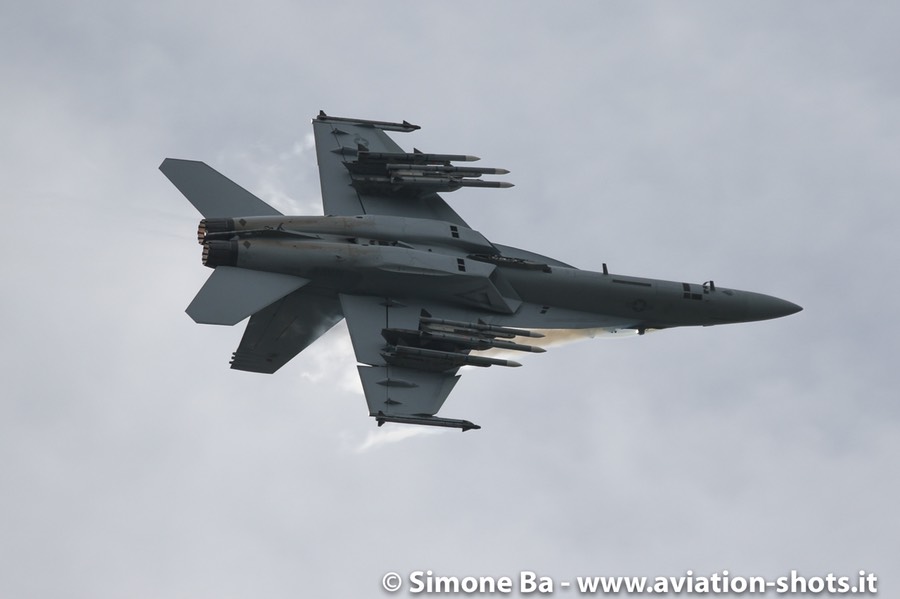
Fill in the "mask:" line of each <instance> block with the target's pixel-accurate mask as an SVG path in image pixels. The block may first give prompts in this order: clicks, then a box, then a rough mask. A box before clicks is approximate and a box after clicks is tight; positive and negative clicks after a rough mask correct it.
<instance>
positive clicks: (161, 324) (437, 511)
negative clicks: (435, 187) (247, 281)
mask: <svg viewBox="0 0 900 599" xmlns="http://www.w3.org/2000/svg"><path fill="white" fill-rule="evenodd" d="M898 18H900V9H898V7H897V5H896V4H894V3H887V2H866V3H850V2H842V3H836V2H791V3H775V2H745V3H738V2H686V3H677V4H676V3H662V2H660V3H654V2H641V3H626V2H611V3H597V2H567V3H557V2H552V3H551V2H545V3H538V2H491V3H487V2H470V1H457V2H442V3H429V2H387V1H385V2H379V3H372V2H334V1H329V2H292V1H288V0H282V1H278V0H260V1H258V2H246V1H243V2H232V1H226V2H207V1H203V2H200V1H198V2H187V3H185V2H184V1H183V0H177V1H176V0H162V1H156V2H145V3H129V2H112V1H105V0H85V1H83V2H77V3H72V2H52V1H41V0H37V1H29V2H24V1H23V2H20V1H18V0H11V1H7V2H4V3H2V4H0V51H2V52H0V76H2V81H3V84H2V86H0V163H2V167H0V188H2V190H3V192H2V199H0V202H2V206H3V209H4V210H3V212H4V222H5V223H6V229H5V235H4V236H3V238H2V239H3V246H4V258H3V260H2V261H0V280H2V285H3V293H2V294H0V308H2V310H0V318H2V323H3V335H2V337H0V380H2V399H0V596H2V597H10V598H17V599H27V598H48V599H50V598H53V599H56V598H59V597H67V598H69V599H81V598H85V599H87V598H90V599H106V598H110V599H112V598H122V597H129V598H131V599H143V598H146V599H159V598H163V597H164V598H191V599H194V598H216V599H223V598H228V599H230V598H235V599H245V598H258V597H265V598H268V599H281V598H285V599H287V598H295V597H330V596H335V597H338V596H340V597H366V596H375V597H378V596H383V595H384V592H383V591H382V590H381V578H382V576H383V575H384V574H385V573H386V572H388V571H396V572H398V573H400V574H401V575H402V576H403V577H404V578H405V577H406V576H408V574H409V573H410V572H412V571H415V570H432V571H434V572H435V574H439V575H455V576H460V577H462V576H467V575H476V576H484V575H490V576H495V577H499V576H504V575H507V576H513V577H515V576H517V575H518V573H519V572H520V571H522V570H533V571H536V572H537V573H538V574H540V575H544V576H551V577H553V578H554V579H555V580H573V579H574V577H575V576H592V575H618V574H625V575H646V576H657V575H660V576H677V575H681V574H684V573H685V572H686V571H687V570H692V571H693V572H695V573H696V574H698V575H708V574H711V573H713V572H720V571H722V570H725V569H727V570H729V571H730V572H731V573H732V574H735V575H743V576H751V575H761V576H767V577H770V578H774V577H777V576H781V575H784V574H786V573H789V572H790V570H792V569H797V570H799V571H800V573H801V574H805V575H808V576H815V575H820V576H824V575H825V574H827V573H829V572H834V573H836V574H838V575H855V574H856V573H857V572H858V571H859V570H861V569H862V570H866V571H869V572H875V573H876V574H877V575H878V576H879V578H880V580H881V585H880V590H881V594H880V596H882V597H893V596H897V593H898V592H900V591H898V588H900V582H898V576H900V572H898V568H897V564H898V563H900V550H898V545H897V539H898V537H900V516H898V512H897V505H898V504H900V482H898V474H900V472H898V456H900V409H898V402H897V388H898V383H900V376H898V368H897V356H898V354H900V344H898V338H897V324H896V318H897V317H896V311H897V302H898V297H900V283H898V281H900V277H898V275H900V273H898V268H897V256H898V252H897V249H896V248H897V246H896V243H897V241H896V240H897V237H898V231H900V226H898V225H900V218H898V215H900V208H898V192H900V168H898V159H900V41H898V37H897V23H898ZM320 109H324V110H326V111H327V112H328V113H329V114H334V115H344V116H357V117H363V118H374V119H387V120H401V119H407V120H409V121H411V122H413V123H416V124H419V125H421V126H422V130H421V131H418V132H416V133H413V134H395V139H396V140H397V141H398V142H399V143H400V144H401V145H403V146H404V147H406V148H412V147H413V146H415V147H418V148H420V149H423V150H426V151H434V152H452V153H468V154H476V155H479V156H481V157H482V159H483V160H482V164H483V165H484V166H496V167H503V168H508V169H510V171H511V174H510V175H509V176H508V177H507V179H508V180H510V181H513V182H515V183H516V187H514V188H512V189H509V190H479V189H474V190H462V191H459V192H457V193H454V194H451V195H448V196H446V199H447V200H448V201H450V203H451V204H452V205H453V206H454V207H455V208H456V209H457V211H458V212H459V213H460V214H461V215H462V216H463V218H465V219H466V220H467V221H468V222H469V224H470V225H471V226H472V227H473V228H475V229H477V230H479V231H480V232H482V233H483V234H485V235H486V236H487V237H488V238H489V239H491V240H493V241H496V242H499V243H503V244H507V245H514V246H519V247H525V248H528V249H531V250H534V251H537V252H540V253H543V254H547V255H550V256H553V257H555V258H558V259H560V260H563V261H565V262H568V263H571V264H574V265H576V266H578V267H581V268H587V269H595V270H599V269H600V268H601V265H602V263H603V262H607V263H608V264H609V268H610V270H611V271H613V272H619V273H625V274H632V275H637V276H648V277H657V278H668V279H673V280H677V281H681V280H685V281H693V282H697V283H700V282H703V281H706V280H709V279H714V280H715V281H716V283H718V284H719V285H722V286H727V287H733V288H738V289H749V290H754V291H759V292H763V293H768V294H771V295H776V296H779V297H782V298H784V299H787V300H790V301H793V302H796V303H798V304H800V305H802V306H803V307H804V311H803V312H801V313H799V314H796V315H794V316H791V317H788V318H784V319H780V320H776V321H769V322H762V323H754V324H743V325H732V326H724V327H715V328H705V329H676V330H670V331H664V332H659V333H655V334H651V335H646V336H644V337H640V338H638V337H634V338H627V339H616V340H610V339H594V340H590V341H581V342H578V343H573V344H570V345H565V346H561V347H557V348H554V349H552V350H551V351H549V352H548V353H546V354H543V355H535V356H531V357H526V358H525V359H523V360H522V361H523V362H524V367H523V368H520V369H515V370H511V369H500V368H492V369H473V370H469V371H467V372H466V373H465V375H464V377H463V378H462V380H461V381H460V383H459V384H458V385H457V387H456V389H455V391H454V393H453V395H451V397H450V399H449V400H448V402H447V403H446V404H445V407H444V409H443V410H442V412H441V415H443V416H447V417H451V418H466V419H469V420H472V421H474V422H476V423H478V424H480V425H482V427H483V428H482V430H480V431H473V432H468V433H465V434H460V433H459V432H458V431H443V430H438V431H433V430H430V429H420V428H414V429H410V428H403V427H402V426H399V425H393V426H392V425H385V427H383V428H382V429H378V428H377V427H376V426H375V423H374V421H373V420H372V419H371V418H369V417H368V416H367V408H366V404H365V400H364V398H363V395H362V389H361V386H360V384H359V382H358V380H357V376H356V369H355V360H354V357H353V354H352V350H351V347H350V342H349V338H348V336H347V332H346V328H345V327H344V325H343V324H342V325H340V326H338V327H336V328H335V329H333V330H332V331H331V332H330V333H328V334H327V335H326V336H325V337H323V338H322V339H320V340H319V341H318V342H317V343H316V344H315V345H313V346H312V347H311V348H309V349H308V350H307V351H305V352H304V353H303V354H301V355H300V356H299V357H297V358H296V359H295V360H293V361H292V362H291V363H290V364H288V365H287V366H286V367H284V368H283V369H282V370H280V371H279V372H278V373H276V374H275V375H272V376H264V375H255V374H250V373H243V372H237V371H232V370H229V368H228V361H229V358H230V356H231V352H232V351H234V349H235V348H236V347H237V344H238V342H239V340H240V336H241V334H242V330H243V325H238V326H236V327H234V328H228V327H209V326H199V325H195V324H194V323H193V322H192V321H191V319H190V318H189V317H188V316H187V315H186V314H185V313H184V309H185V307H186V306H187V305H188V303H189V302H190V300H191V299H192V298H193V296H194V294H195V293H196V291H197V290H198V289H199V288H200V286H201V285H202V284H203V282H204V281H205V279H206V277H207V276H208V274H209V271H208V270H207V269H206V268H204V267H203V266H202V265H201V262H200V247H199V246H198V245H197V243H196V237H195V231H196V224H197V220H198V219H199V218H200V215H199V214H197V212H196V211H195V210H194V208H193V207H192V206H191V205H190V204H189V203H188V202H187V201H186V200H185V199H184V198H183V197H182V196H181V194H180V193H178V191H177V190H176V189H175V188H174V187H173V186H172V185H171V184H170V183H169V182H168V181H167V180H166V179H165V177H164V176H163V175H162V174H161V173H160V172H159V171H158V170H157V168H158V166H159V164H160V162H161V161H162V160H163V159H164V158H165V157H167V156H171V157H178V158H191V159H198V160H203V161H205V162H207V163H209V164H210V165H212V166H213V167H215V168H217V169H219V170H220V171H222V172H223V173H225V174H226V175H227V176H229V177H231V178H232V179H234V180H235V181H237V182H239V183H240V184H242V185H244V186H245V187H247V188H248V189H250V190H252V191H254V192H256V193H258V194H259V195H260V196H261V197H263V198H264V199H266V200H267V201H269V202H271V203H272V204H273V205H274V206H276V207H277V208H278V209H280V210H282V211H283V212H290V213H301V214H320V213H321V203H320V196H319V183H318V173H317V167H316V160H315V153H314V151H313V150H312V145H311V134H312V130H311V127H310V125H309V121H310V119H311V118H312V117H313V116H315V114H316V113H317V112H318V111H319V110H320ZM567 594H568V595H572V596H575V595H576V593H575V592H574V591H568V592H567V591H562V590H557V593H556V595H557V596H566V595H567ZM398 596H408V595H407V594H406V590H405V589H404V591H401V592H400V593H398Z"/></svg>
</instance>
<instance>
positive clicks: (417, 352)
mask: <svg viewBox="0 0 900 599" xmlns="http://www.w3.org/2000/svg"><path fill="white" fill-rule="evenodd" d="M383 355H384V356H385V357H386V358H390V357H393V356H399V357H404V356H407V357H417V358H423V359H425V360H433V361H435V362H450V363H451V364H453V365H454V366H478V367H481V368H487V367H488V366H507V367H510V368H518V367H519V366H521V364H519V363H518V362H515V361H513V360H501V359H500V358H486V357H484V356H470V355H468V354H460V353H457V352H451V351H439V350H436V349H422V348H420V347H407V346H405V345H397V346H394V347H393V348H391V349H390V350H388V351H387V352H384V354H383Z"/></svg>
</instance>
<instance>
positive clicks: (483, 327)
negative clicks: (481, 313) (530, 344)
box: [419, 316, 544, 338]
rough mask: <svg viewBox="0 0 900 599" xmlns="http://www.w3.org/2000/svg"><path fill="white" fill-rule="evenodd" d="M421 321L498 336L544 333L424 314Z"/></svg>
mask: <svg viewBox="0 0 900 599" xmlns="http://www.w3.org/2000/svg"><path fill="white" fill-rule="evenodd" d="M419 321H420V322H423V323H425V324H439V325H444V326H448V327H454V328H458V329H463V330H470V331H489V332H491V333H497V335H495V336H496V337H507V338H512V337H533V338H541V337H543V336H544V335H543V333H536V332H535V331H528V330H525V329H514V328H511V327H501V326H499V325H495V324H484V323H482V322H462V321H459V320H446V319H443V318H432V317H430V316H422V317H421V318H420V319H419Z"/></svg>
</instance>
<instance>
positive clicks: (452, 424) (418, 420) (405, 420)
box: [375, 411, 481, 432]
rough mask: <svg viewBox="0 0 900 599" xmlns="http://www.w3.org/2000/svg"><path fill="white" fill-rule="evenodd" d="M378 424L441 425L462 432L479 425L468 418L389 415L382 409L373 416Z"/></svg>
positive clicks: (478, 427)
mask: <svg viewBox="0 0 900 599" xmlns="http://www.w3.org/2000/svg"><path fill="white" fill-rule="evenodd" d="M375 421H376V422H378V426H381V425H383V424H384V423H385V422H397V423H399V424H424V425H425V426H442V427H445V428H458V429H461V430H462V432H466V431H469V430H476V431H477V430H478V429H480V428H481V427H480V426H478V425H477V424H474V423H472V422H469V421H468V420H456V419H453V418H437V417H435V416H389V415H387V414H385V413H384V412H382V411H379V412H378V415H377V416H375Z"/></svg>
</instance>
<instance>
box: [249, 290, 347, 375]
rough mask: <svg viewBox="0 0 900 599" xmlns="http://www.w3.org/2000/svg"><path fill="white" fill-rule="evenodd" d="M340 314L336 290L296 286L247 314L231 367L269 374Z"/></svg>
mask: <svg viewBox="0 0 900 599" xmlns="http://www.w3.org/2000/svg"><path fill="white" fill-rule="evenodd" d="M343 317H344V315H343V312H341V304H340V301H338V296H337V294H336V293H334V292H328V291H326V290H323V289H321V288H318V287H316V286H315V285H310V286H307V287H303V288H301V289H298V290H297V291H294V292H293V293H291V294H289V295H287V296H285V297H284V298H282V299H281V300H279V301H277V302H275V303H273V304H272V305H270V306H268V307H266V308H264V309H262V310H260V311H259V312H257V313H256V314H254V315H253V316H251V317H250V321H249V322H248V323H247V328H246V329H245V330H244V336H243V338H241V343H240V345H239V346H238V348H237V351H235V352H234V356H233V358H232V360H231V367H232V368H234V369H236V370H247V371H250V372H261V373H265V374H272V373H273V372H275V371H276V370H278V369H279V368H281V367H282V366H284V365H285V364H286V363H287V362H288V361H289V360H290V359H291V358H293V357H294V356H296V355H297V354H298V353H300V352H301V351H303V350H304V349H305V348H306V347H308V346H309V345H310V344H311V343H312V342H313V341H315V340H316V339H318V338H319V337H321V336H322V335H323V334H325V332H326V331H328V330H329V329H330V328H331V327H333V326H334V325H336V324H337V323H339V322H340V321H341V319H342V318H343Z"/></svg>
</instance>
